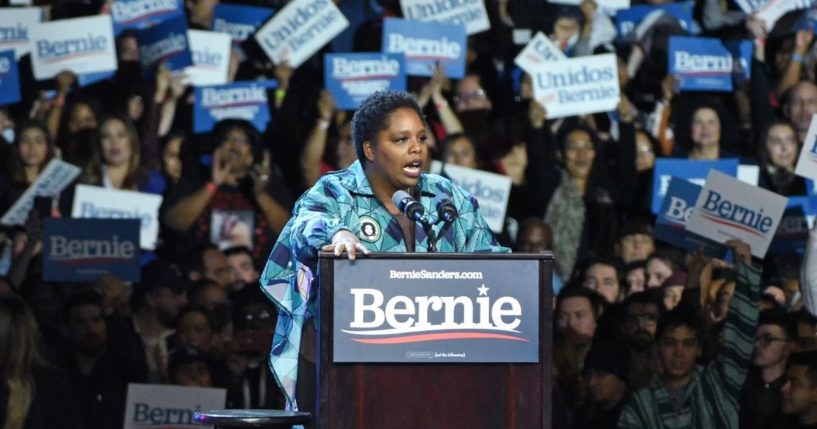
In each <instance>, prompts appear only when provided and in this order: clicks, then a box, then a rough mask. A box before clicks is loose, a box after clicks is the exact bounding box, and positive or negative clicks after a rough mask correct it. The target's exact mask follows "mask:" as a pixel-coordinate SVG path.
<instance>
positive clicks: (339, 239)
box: [321, 229, 371, 261]
mask: <svg viewBox="0 0 817 429" xmlns="http://www.w3.org/2000/svg"><path fill="white" fill-rule="evenodd" d="M321 250H323V251H324V252H334V253H335V256H340V255H341V254H343V253H344V252H346V254H347V255H348V256H349V260H350V261H354V260H355V256H356V254H357V252H361V253H363V254H364V255H368V254H369V253H371V251H370V250H369V249H367V248H366V246H364V245H363V243H361V242H360V241H359V240H358V239H357V237H356V236H355V234H353V233H352V232H351V231H349V230H346V229H342V230H340V231H338V232H336V233H335V235H334V236H332V243H331V244H327V245H326V246H323V247H322V248H321Z"/></svg>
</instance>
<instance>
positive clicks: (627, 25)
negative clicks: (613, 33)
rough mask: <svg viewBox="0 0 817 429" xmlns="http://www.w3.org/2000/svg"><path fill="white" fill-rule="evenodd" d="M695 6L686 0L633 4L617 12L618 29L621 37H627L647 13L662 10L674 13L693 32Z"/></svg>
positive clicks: (682, 24) (685, 27) (683, 25)
mask: <svg viewBox="0 0 817 429" xmlns="http://www.w3.org/2000/svg"><path fill="white" fill-rule="evenodd" d="M693 8H694V4H693V2H691V1H686V2H681V3H669V4H662V5H658V6H646V5H639V6H631V7H630V8H628V9H619V11H618V12H616V29H617V30H618V35H619V37H622V38H626V37H628V36H630V35H631V34H632V33H633V32H634V31H635V28H636V27H638V24H640V23H641V21H643V20H644V18H645V17H646V16H647V15H649V14H650V13H652V12H655V11H657V10H661V11H664V12H666V13H668V14H670V15H672V16H673V17H674V18H675V19H676V20H678V23H679V24H681V26H682V27H684V29H685V30H687V31H689V32H692V31H693V29H694V28H695V24H694V21H693V19H692V9H693Z"/></svg>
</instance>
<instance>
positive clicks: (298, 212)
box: [261, 91, 508, 407]
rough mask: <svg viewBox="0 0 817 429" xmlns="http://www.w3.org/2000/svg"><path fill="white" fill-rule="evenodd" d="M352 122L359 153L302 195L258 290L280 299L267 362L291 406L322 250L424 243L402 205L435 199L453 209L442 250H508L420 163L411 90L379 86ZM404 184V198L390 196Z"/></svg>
mask: <svg viewBox="0 0 817 429" xmlns="http://www.w3.org/2000/svg"><path fill="white" fill-rule="evenodd" d="M352 130H353V131H352V134H353V137H354V143H355V149H356V151H357V155H358V160H357V161H355V162H354V163H353V164H352V165H351V166H350V167H349V168H347V169H345V170H341V171H338V172H333V173H329V174H327V175H325V176H323V177H322V178H321V179H320V180H319V181H318V183H317V184H316V185H315V186H313V187H312V188H311V189H310V190H308V191H307V192H306V193H305V194H304V195H303V196H302V197H301V199H300V200H299V201H298V203H297V204H296V205H295V208H294V209H293V211H292V213H293V218H292V219H291V220H290V221H289V222H288V223H287V225H286V227H285V228H284V231H283V232H282V233H281V235H280V238H279V240H278V242H277V243H276V245H275V247H274V248H273V250H272V253H271V254H270V258H269V260H268V261H267V265H266V267H265V268H264V272H263V274H262V276H261V285H262V286H263V289H264V291H265V292H266V293H267V295H268V296H269V297H270V299H272V300H273V301H274V302H275V303H276V304H277V305H278V306H279V308H280V311H279V318H278V325H277V328H276V333H275V337H274V340H273V347H272V356H271V362H272V365H273V369H274V371H275V372H276V379H277V380H278V381H279V383H280V384H281V388H282V390H283V391H284V392H285V396H286V398H287V403H288V405H289V406H290V407H295V406H297V404H296V402H295V384H296V380H297V378H298V372H300V371H298V365H297V362H298V353H299V350H300V343H301V339H300V336H301V329H302V328H305V329H306V330H305V331H304V332H305V334H304V335H310V333H311V335H314V330H312V328H309V326H311V323H306V320H307V319H308V317H310V315H313V314H314V313H313V312H312V311H313V310H312V309H310V307H312V306H313V305H314V304H315V301H314V293H309V290H311V289H310V287H311V286H312V285H311V279H312V278H313V273H314V272H316V264H317V257H318V252H319V251H321V250H323V251H327V252H334V253H335V255H341V254H346V255H347V257H348V258H349V259H351V260H353V259H355V258H357V257H358V256H359V255H361V254H364V255H366V254H369V253H371V252H406V251H408V252H414V251H416V252H428V251H429V247H428V243H427V242H426V240H419V239H417V237H418V236H419V235H418V232H419V233H421V234H422V233H423V229H422V228H421V226H420V223H421V222H415V221H412V219H410V218H409V217H408V216H407V215H406V214H404V213H405V212H406V211H405V210H404V209H405V207H403V206H404V204H409V205H412V207H418V205H420V206H422V207H423V209H424V211H425V213H436V212H437V210H436V208H435V199H436V200H438V201H444V200H448V201H449V202H450V203H451V204H453V208H454V209H455V210H456V211H457V213H458V216H457V218H456V219H455V220H454V221H453V226H452V227H451V228H448V229H447V232H446V233H445V234H444V235H443V236H442V237H439V241H438V242H437V250H438V251H440V252H507V251H508V249H506V248H504V247H501V246H499V245H498V244H497V241H496V239H495V238H494V236H493V234H492V233H491V230H490V228H489V227H488V225H487V224H486V222H485V220H484V219H483V217H482V215H481V214H480V212H479V209H478V205H477V202H476V200H475V198H474V197H473V196H471V195H470V194H468V193H467V192H466V191H465V190H463V189H462V188H460V187H459V186H457V185H455V184H454V183H452V182H451V181H450V180H448V179H445V178H443V177H441V176H438V175H435V174H427V173H424V172H423V170H422V168H421V165H422V161H423V158H424V156H425V154H426V151H427V150H428V148H427V147H426V141H427V140H428V136H427V133H428V131H427V126H426V123H425V121H424V120H423V115H422V112H421V110H420V108H419V106H418V105H417V103H416V101H415V100H414V99H413V98H412V97H411V95H409V94H407V93H405V92H402V91H379V92H376V93H375V94H374V95H372V96H370V97H369V98H367V99H366V100H365V101H363V103H362V104H361V106H360V109H358V111H357V112H356V113H355V115H354V118H353V119H352ZM401 191H402V197H401V198H402V200H399V201H393V198H394V197H395V194H397V195H401V194H400V192H401ZM410 195H411V196H410ZM406 207H407V206H406ZM411 213H412V211H411V210H408V214H409V215H411ZM421 216H422V215H421ZM434 217H435V216H433V215H432V219H434ZM426 219H427V218H423V219H416V218H415V220H422V222H428V220H426ZM431 232H432V233H438V232H439V231H437V232H435V231H433V230H432V231H431ZM299 291H303V292H299ZM301 361H303V359H301ZM300 368H301V370H302V371H303V370H305V369H304V365H301V366H300ZM302 403H304V404H309V403H310V402H302Z"/></svg>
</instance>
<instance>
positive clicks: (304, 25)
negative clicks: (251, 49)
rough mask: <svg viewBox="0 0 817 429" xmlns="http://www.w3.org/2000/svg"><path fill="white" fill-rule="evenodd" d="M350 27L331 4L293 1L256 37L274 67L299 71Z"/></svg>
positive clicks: (317, 0)
mask: <svg viewBox="0 0 817 429" xmlns="http://www.w3.org/2000/svg"><path fill="white" fill-rule="evenodd" d="M348 26H349V21H347V20H346V17H345V16H343V13H342V12H341V11H340V9H338V7H337V6H335V2H333V1H332V0H294V1H291V2H289V3H287V5H286V6H285V7H284V8H283V9H281V10H280V11H279V12H278V13H276V14H275V15H273V17H272V19H270V20H269V21H268V22H267V23H266V24H264V26H263V27H261V28H260V29H259V30H258V31H256V33H255V40H257V41H258V44H259V45H260V46H261V48H262V49H263V50H264V52H265V53H266V54H267V56H268V57H269V58H270V60H272V62H274V63H275V64H278V65H282V64H286V65H288V66H289V67H293V68H297V67H298V66H300V65H301V64H303V62H304V61H306V60H307V59H308V58H309V57H311V56H312V54H314V53H315V52H318V50H319V49H320V48H322V47H323V45H325V44H327V43H328V42H329V41H330V40H332V39H333V38H334V37H335V36H337V35H338V33H340V32H341V31H343V30H344V29H346V27H348Z"/></svg>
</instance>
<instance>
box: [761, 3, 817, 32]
mask: <svg viewBox="0 0 817 429" xmlns="http://www.w3.org/2000/svg"><path fill="white" fill-rule="evenodd" d="M813 3H814V0H767V1H766V2H765V4H764V5H762V6H760V7H759V8H757V9H755V10H754V11H753V13H754V15H755V16H757V17H758V18H760V19H762V20H763V22H765V23H766V30H767V31H771V30H772V28H774V25H775V23H777V20H778V19H780V18H781V17H782V16H783V15H785V14H787V13H789V12H791V11H793V10H797V9H805V8H807V7H809V6H811V5H812V4H813ZM747 13H748V12H747Z"/></svg>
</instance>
